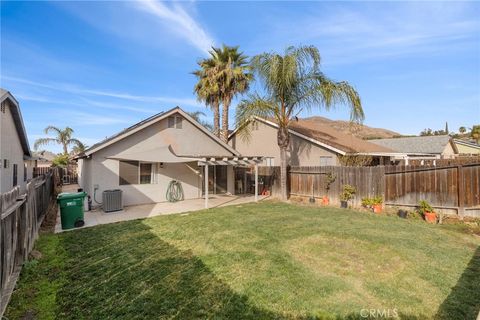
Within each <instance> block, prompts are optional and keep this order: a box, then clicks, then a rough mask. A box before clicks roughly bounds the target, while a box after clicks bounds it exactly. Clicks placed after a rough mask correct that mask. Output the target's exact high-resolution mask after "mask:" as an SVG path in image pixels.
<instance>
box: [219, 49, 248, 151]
mask: <svg viewBox="0 0 480 320" xmlns="http://www.w3.org/2000/svg"><path fill="white" fill-rule="evenodd" d="M210 55H211V61H212V62H213V66H211V69H210V70H211V74H212V77H213V78H214V79H215V82H216V83H217V85H218V89H219V93H220V97H221V102H222V129H221V134H220V137H221V138H222V140H223V141H225V142H227V140H228V122H229V121H228V114H229V109H230V104H231V103H232V99H233V98H234V97H235V96H236V95H237V94H240V93H244V92H246V91H247V90H248V88H249V84H250V81H251V80H252V79H253V74H252V73H251V72H250V71H251V68H250V65H249V63H248V57H247V56H246V55H244V54H243V52H240V51H239V50H238V46H236V47H229V46H226V45H223V46H222V47H221V48H215V47H214V48H212V50H211V51H210Z"/></svg>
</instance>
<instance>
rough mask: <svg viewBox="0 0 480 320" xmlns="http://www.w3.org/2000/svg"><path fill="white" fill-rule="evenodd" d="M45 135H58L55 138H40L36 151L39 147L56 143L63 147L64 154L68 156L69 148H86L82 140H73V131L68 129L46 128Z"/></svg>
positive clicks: (36, 143) (37, 141)
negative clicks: (52, 133)
mask: <svg viewBox="0 0 480 320" xmlns="http://www.w3.org/2000/svg"><path fill="white" fill-rule="evenodd" d="M44 132H45V134H49V133H50V132H54V133H55V134H56V137H55V138H40V139H37V140H36V141H35V144H34V146H33V147H34V149H35V150H38V147H40V146H43V145H48V144H50V143H56V144H59V145H61V146H62V148H63V154H64V155H68V147H69V146H77V147H80V146H84V145H83V143H82V142H80V140H78V139H75V138H72V134H73V129H72V128H69V127H66V128H65V129H60V128H57V127H55V126H48V127H46V128H45V131H44Z"/></svg>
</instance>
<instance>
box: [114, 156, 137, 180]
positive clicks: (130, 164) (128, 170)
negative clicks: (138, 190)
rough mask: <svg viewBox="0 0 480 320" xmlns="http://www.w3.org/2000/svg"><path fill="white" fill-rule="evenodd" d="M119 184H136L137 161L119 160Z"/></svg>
mask: <svg viewBox="0 0 480 320" xmlns="http://www.w3.org/2000/svg"><path fill="white" fill-rule="evenodd" d="M119 178H120V182H119V183H120V185H126V184H138V161H120V166H119Z"/></svg>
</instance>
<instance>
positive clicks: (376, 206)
mask: <svg viewBox="0 0 480 320" xmlns="http://www.w3.org/2000/svg"><path fill="white" fill-rule="evenodd" d="M372 208H373V212H375V213H381V212H382V205H381V204H374V205H372Z"/></svg>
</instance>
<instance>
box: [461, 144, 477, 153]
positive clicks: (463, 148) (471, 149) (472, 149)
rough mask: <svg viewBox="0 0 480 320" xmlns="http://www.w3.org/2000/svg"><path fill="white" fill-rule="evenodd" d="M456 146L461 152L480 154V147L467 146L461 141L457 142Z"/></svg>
mask: <svg viewBox="0 0 480 320" xmlns="http://www.w3.org/2000/svg"><path fill="white" fill-rule="evenodd" d="M456 146H457V149H458V153H459V154H480V148H475V147H471V146H466V145H463V144H459V143H456Z"/></svg>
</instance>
